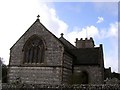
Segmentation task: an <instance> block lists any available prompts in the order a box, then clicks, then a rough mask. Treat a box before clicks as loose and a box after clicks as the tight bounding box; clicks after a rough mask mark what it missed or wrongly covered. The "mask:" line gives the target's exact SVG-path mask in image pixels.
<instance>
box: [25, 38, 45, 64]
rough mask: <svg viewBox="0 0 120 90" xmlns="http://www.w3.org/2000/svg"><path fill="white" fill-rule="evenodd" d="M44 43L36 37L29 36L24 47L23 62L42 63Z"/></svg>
mask: <svg viewBox="0 0 120 90" xmlns="http://www.w3.org/2000/svg"><path fill="white" fill-rule="evenodd" d="M44 50H45V49H44V43H43V41H42V39H40V38H38V37H36V36H35V37H32V38H30V39H29V40H28V41H27V42H26V44H25V47H24V63H43V61H44V60H43V59H44Z"/></svg>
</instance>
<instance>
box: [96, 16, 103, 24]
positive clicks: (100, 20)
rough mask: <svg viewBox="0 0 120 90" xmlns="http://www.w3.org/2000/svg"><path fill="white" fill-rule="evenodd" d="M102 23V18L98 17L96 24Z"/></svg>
mask: <svg viewBox="0 0 120 90" xmlns="http://www.w3.org/2000/svg"><path fill="white" fill-rule="evenodd" d="M103 21H104V19H103V17H98V21H97V22H96V23H102V22H103Z"/></svg>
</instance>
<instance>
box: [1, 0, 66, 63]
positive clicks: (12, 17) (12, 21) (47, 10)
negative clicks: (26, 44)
mask: <svg viewBox="0 0 120 90" xmlns="http://www.w3.org/2000/svg"><path fill="white" fill-rule="evenodd" d="M48 4H49V3H45V2H39V1H38V0H35V1H33V0H25V1H24V0H20V1H16V0H11V1H9V0H1V1H0V11H1V17H0V25H1V26H0V42H1V43H2V44H0V57H3V58H4V60H5V63H6V64H8V62H9V49H10V47H11V46H12V45H13V44H14V43H15V42H16V41H17V40H18V39H19V38H20V37H21V35H22V34H23V33H24V32H25V31H26V30H27V29H28V28H29V27H30V25H31V24H32V23H33V22H34V21H35V20H36V18H37V17H36V16H37V15H38V14H40V21H41V22H42V23H43V25H45V26H46V27H47V28H48V29H49V30H50V31H51V32H53V33H54V34H55V35H57V36H59V34H60V33H61V32H63V33H65V32H66V30H67V28H68V25H67V24H66V23H65V22H64V21H62V20H60V19H59V17H58V16H57V15H56V11H55V9H54V8H52V7H48Z"/></svg>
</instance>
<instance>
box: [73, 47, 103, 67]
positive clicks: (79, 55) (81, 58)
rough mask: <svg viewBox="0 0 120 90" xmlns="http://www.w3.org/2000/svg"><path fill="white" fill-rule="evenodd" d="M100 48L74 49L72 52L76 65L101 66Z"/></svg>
mask: <svg viewBox="0 0 120 90" xmlns="http://www.w3.org/2000/svg"><path fill="white" fill-rule="evenodd" d="M99 48H100V47H97V48H80V49H72V50H71V52H72V54H73V55H74V56H75V57H76V59H75V60H74V61H73V63H74V65H99V64H100V58H101V52H100V50H99Z"/></svg>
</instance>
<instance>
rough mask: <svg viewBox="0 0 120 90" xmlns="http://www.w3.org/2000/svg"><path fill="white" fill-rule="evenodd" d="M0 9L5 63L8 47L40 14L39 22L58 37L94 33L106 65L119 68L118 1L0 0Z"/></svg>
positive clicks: (1, 50) (0, 50)
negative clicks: (62, 34)
mask: <svg viewBox="0 0 120 90" xmlns="http://www.w3.org/2000/svg"><path fill="white" fill-rule="evenodd" d="M6 6H7V7H6ZM0 11H1V17H0V25H1V26H0V42H1V43H2V44H1V45H0V56H1V57H3V58H4V62H5V63H6V64H8V62H9V53H10V52H9V49H10V47H12V45H13V44H14V43H15V42H16V41H17V40H18V39H19V38H20V36H21V35H22V34H23V33H24V32H25V31H26V30H27V29H28V28H29V27H30V25H32V23H33V22H34V21H35V20H36V16H37V15H38V14H39V15H40V21H41V23H43V24H44V26H46V27H47V28H48V29H49V30H50V31H51V32H52V33H54V34H55V35H56V36H57V37H60V33H64V37H65V38H66V39H67V40H69V41H70V42H71V43H72V44H74V42H75V39H76V38H79V39H80V38H85V37H88V38H89V37H93V38H94V41H95V44H96V46H99V44H103V49H104V59H105V67H106V68H108V67H112V71H116V72H117V71H118V3H117V2H111V3H109V2H41V1H39V0H18V1H16V0H11V1H9V0H1V1H0ZM86 31H87V35H86Z"/></svg>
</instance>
